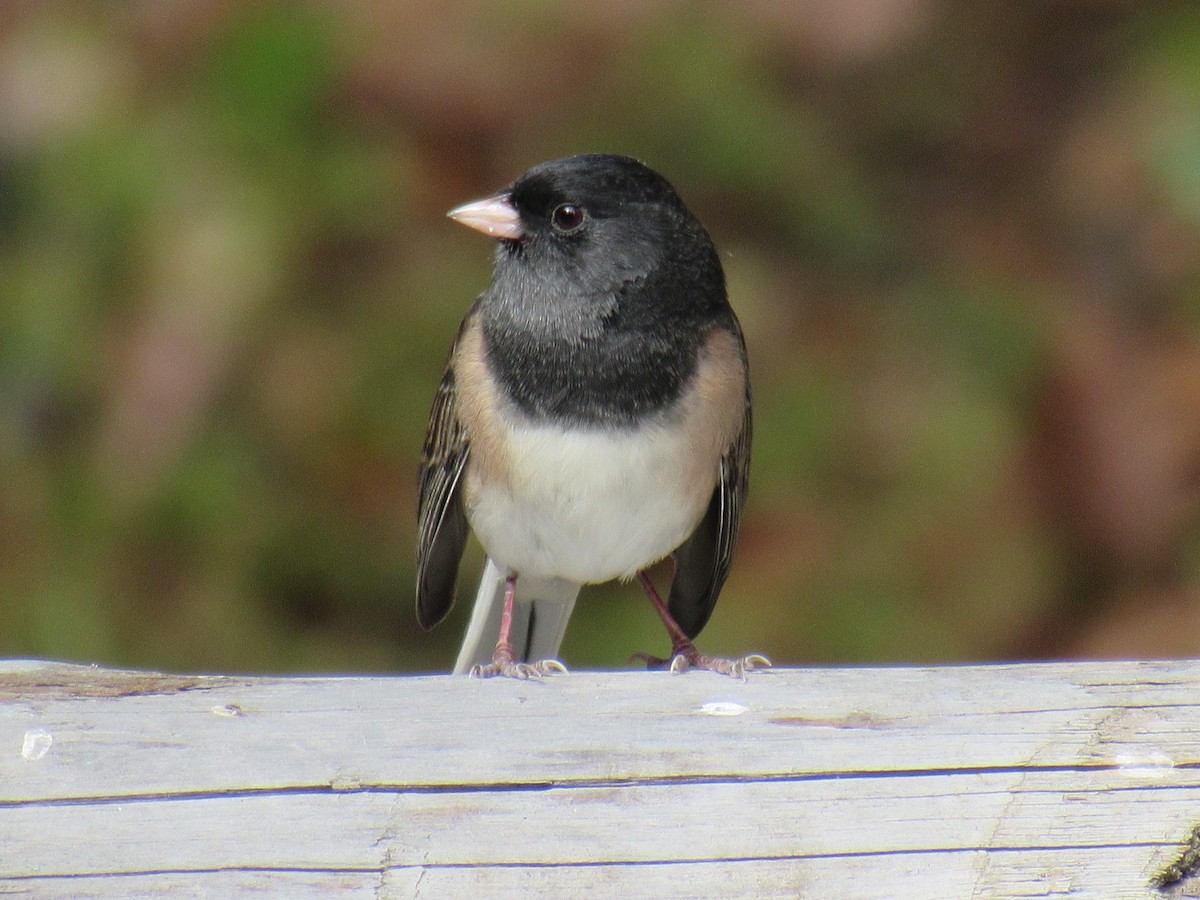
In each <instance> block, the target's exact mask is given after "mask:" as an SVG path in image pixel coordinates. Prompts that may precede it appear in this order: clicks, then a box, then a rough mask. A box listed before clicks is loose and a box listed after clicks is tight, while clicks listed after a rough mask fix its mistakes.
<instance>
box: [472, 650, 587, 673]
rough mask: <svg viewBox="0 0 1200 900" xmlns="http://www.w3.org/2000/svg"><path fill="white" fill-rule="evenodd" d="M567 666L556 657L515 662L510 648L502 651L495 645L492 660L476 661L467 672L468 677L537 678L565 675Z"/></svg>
mask: <svg viewBox="0 0 1200 900" xmlns="http://www.w3.org/2000/svg"><path fill="white" fill-rule="evenodd" d="M567 674H569V673H568V671H567V667H566V666H564V665H563V664H562V663H561V662H559V661H558V660H557V659H543V660H541V661H539V662H535V663H527V662H517V660H516V659H514V658H513V653H512V651H511V650H509V651H507V652H504V651H503V649H502V648H500V647H497V648H496V653H495V655H494V656H493V657H492V661H491V662H490V663H488V664H487V665H486V666H485V665H481V664H479V663H476V664H475V665H473V666H472V667H471V671H470V672H468V673H467V675H468V677H470V678H497V677H499V678H521V679H526V678H537V679H541V678H542V677H543V676H546V675H567Z"/></svg>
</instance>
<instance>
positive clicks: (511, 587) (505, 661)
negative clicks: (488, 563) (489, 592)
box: [470, 573, 567, 678]
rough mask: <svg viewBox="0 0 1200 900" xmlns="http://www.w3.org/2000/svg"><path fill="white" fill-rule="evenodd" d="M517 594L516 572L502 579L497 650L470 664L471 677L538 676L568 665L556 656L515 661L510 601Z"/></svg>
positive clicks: (563, 668)
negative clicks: (485, 660) (487, 658)
mask: <svg viewBox="0 0 1200 900" xmlns="http://www.w3.org/2000/svg"><path fill="white" fill-rule="evenodd" d="M516 597H517V576H516V574H515V573H514V574H512V575H509V576H508V577H507V578H505V579H504V608H503V609H502V610H501V611H500V637H499V638H498V639H497V641H496V652H495V653H493V654H492V661H491V663H490V664H488V665H486V666H484V665H480V664H478V663H476V664H475V665H474V666H472V667H471V672H470V676H471V677H472V678H494V677H495V676H497V675H500V676H502V677H504V678H540V677H541V676H543V675H550V674H552V673H554V672H566V671H567V667H566V666H564V665H563V664H562V663H560V662H559V661H558V660H557V659H543V660H542V661H540V662H536V663H532V664H530V663H527V662H517V654H516V652H515V651H514V650H513V645H512V624H513V603H514V602H515V600H516Z"/></svg>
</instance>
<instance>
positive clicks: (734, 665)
mask: <svg viewBox="0 0 1200 900" xmlns="http://www.w3.org/2000/svg"><path fill="white" fill-rule="evenodd" d="M637 579H638V584H640V585H641V586H642V588H643V589H644V590H645V591H646V596H647V597H649V598H650V602H651V603H652V604H653V605H654V611H655V612H656V613H658V617H659V618H660V619H662V623H663V625H665V626H666V628H667V635H668V636H669V637H670V638H671V658H670V659H669V660H667V659H662V658H660V657H657V656H651V655H650V654H649V653H635V654H633V656H632V657H631V658H632V659H640V660H642V661H644V662H645V663H646V668H648V669H665V668H668V667H669V668H670V670H671V671H672V672H686V671H687V670H688V669H707V670H708V671H709V672H716V673H718V674H720V675H732V676H734V677H735V678H741V679H742V680H745V678H746V673H747V672H749V671H751V670H752V669H765V668H769V667H770V665H771V661H770V660H769V659H767V658H766V657H765V656H761V655H760V654H758V653H751V654H750V655H749V656H743V657H741V658H740V659H728V658H726V657H724V656H706V655H705V654H703V653H701V652H700V651H699V650H697V649H696V645H695V644H693V643H692V640H691V638H689V637H688V636H687V635H686V634H684V631H683V629H682V628H680V627H679V623H678V622H676V621H675V617H674V616H672V615H671V611H670V610H669V609H667V604H665V603H663V599H662V597H660V596H659V595H658V591H657V590H656V589H655V587H654V582H652V581H651V580H650V576H649V575H647V574H646V573H645V572H638V574H637Z"/></svg>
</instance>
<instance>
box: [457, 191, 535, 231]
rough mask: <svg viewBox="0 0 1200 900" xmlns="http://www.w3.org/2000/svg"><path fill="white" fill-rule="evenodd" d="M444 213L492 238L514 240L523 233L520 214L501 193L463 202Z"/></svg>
mask: <svg viewBox="0 0 1200 900" xmlns="http://www.w3.org/2000/svg"><path fill="white" fill-rule="evenodd" d="M446 215H448V216H449V217H450V218H452V219H453V220H454V221H455V222H458V223H460V224H462V225H466V226H467V227H468V228H474V229H475V230H476V231H482V232H483V233H484V234H487V235H490V236H492V237H494V238H503V239H504V240H509V241H515V240H517V239H518V238H520V237H522V236H523V235H524V234H525V229H524V228H523V227H522V226H521V214H520V213H518V212H517V211H516V209H514V208H513V205H512V204H511V203H509V202H508V198H507V197H505V196H503V195H501V196H498V197H488V198H487V199H486V200H476V201H475V202H474V203H464V204H463V205H462V206H459V207H456V208H454V209H452V210H450V212H448V213H446Z"/></svg>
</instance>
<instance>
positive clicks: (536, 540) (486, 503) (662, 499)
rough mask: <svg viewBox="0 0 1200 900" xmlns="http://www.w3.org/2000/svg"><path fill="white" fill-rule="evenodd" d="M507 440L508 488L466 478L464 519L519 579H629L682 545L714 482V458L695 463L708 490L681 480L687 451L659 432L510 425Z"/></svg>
mask: <svg viewBox="0 0 1200 900" xmlns="http://www.w3.org/2000/svg"><path fill="white" fill-rule="evenodd" d="M509 437H510V441H511V443H510V444H509V449H510V452H511V457H510V459H511V462H512V473H511V477H510V478H509V481H508V483H507V484H504V483H501V482H495V483H491V484H472V483H471V480H470V479H468V491H467V497H468V503H467V518H468V519H469V521H470V523H471V527H472V528H473V529H474V531H475V534H476V535H477V536H478V538H479V541H480V543H482V544H483V547H484V549H485V550H486V551H487V553H488V555H489V556H490V557H491V558H492V559H493V560H495V561H496V562H497V563H498V564H499V565H501V566H502V567H507V568H508V569H510V570H512V571H514V572H516V573H517V574H518V575H528V576H532V577H541V578H563V579H567V580H569V581H574V582H577V583H580V584H590V583H595V582H601V581H610V580H612V579H614V578H629V577H632V576H633V575H634V574H636V573H637V572H638V571H639V570H640V569H643V568H645V567H646V566H648V565H649V564H651V563H653V562H655V561H657V560H659V559H662V558H663V557H664V556H666V555H667V554H669V553H670V552H671V551H673V550H675V549H676V548H677V547H678V546H679V545H680V544H682V543H683V542H684V540H686V539H687V537H688V536H689V535H690V534H691V533H692V531H693V530H694V529H695V527H696V525H697V524H698V523H699V521H700V518H701V516H703V514H704V511H705V509H706V508H707V506H708V502H709V500H710V498H711V497H712V491H713V488H714V487H715V485H716V479H717V473H718V464H719V461H718V460H716V459H714V460H713V461H712V465H711V466H704V467H702V468H703V470H704V471H711V473H712V475H711V479H710V480H709V481H708V483H707V484H697V483H694V482H691V483H689V481H688V474H687V473H688V471H689V470H690V471H691V472H692V473H694V472H695V471H696V469H697V467H696V466H695V460H694V459H691V457H692V456H694V454H695V451H694V449H693V450H689V449H688V448H687V447H686V446H684V442H683V441H682V440H681V439H679V438H678V437H675V436H672V435H671V433H670V432H669V431H667V430H665V429H653V430H651V431H648V432H643V433H641V434H639V435H636V436H635V435H631V434H628V433H625V432H621V431H602V430H595V431H588V432H579V433H575V434H572V435H569V436H567V437H564V436H563V435H562V434H561V432H559V433H554V432H552V431H551V430H550V429H548V428H545V427H541V426H538V427H527V426H518V427H516V428H514V429H513V431H512V432H511V433H510V436H509ZM689 462H690V463H691V465H689V464H688V463H689Z"/></svg>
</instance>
